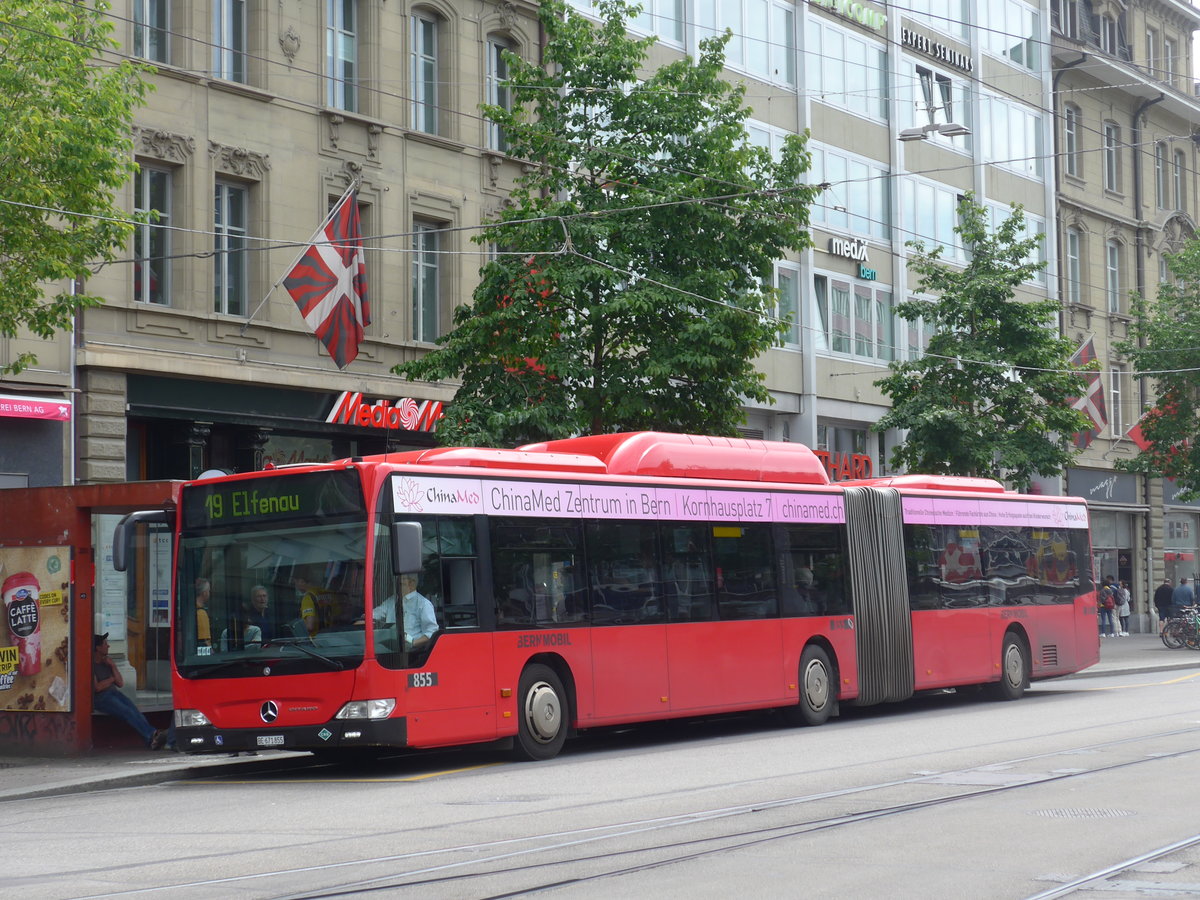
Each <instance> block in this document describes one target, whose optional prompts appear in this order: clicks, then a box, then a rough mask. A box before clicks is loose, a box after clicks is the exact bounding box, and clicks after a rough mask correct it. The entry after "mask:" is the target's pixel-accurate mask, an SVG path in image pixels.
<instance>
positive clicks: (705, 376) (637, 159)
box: [396, 0, 818, 445]
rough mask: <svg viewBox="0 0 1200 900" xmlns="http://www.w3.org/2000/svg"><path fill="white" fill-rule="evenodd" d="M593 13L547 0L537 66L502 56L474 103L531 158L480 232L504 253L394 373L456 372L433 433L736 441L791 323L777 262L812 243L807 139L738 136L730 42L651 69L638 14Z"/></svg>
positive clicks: (609, 5)
mask: <svg viewBox="0 0 1200 900" xmlns="http://www.w3.org/2000/svg"><path fill="white" fill-rule="evenodd" d="M595 11H596V13H597V14H598V15H599V17H600V22H599V23H598V24H592V23H590V22H589V21H588V20H587V19H584V18H583V17H582V16H580V15H579V14H577V13H576V12H575V11H574V10H572V9H570V8H568V7H566V6H565V5H564V4H563V3H561V2H559V0H549V2H544V3H542V4H541V7H540V17H541V22H542V26H543V28H544V30H545V35H546V44H545V49H544V59H543V61H542V63H535V62H528V61H524V60H521V59H519V58H518V57H516V56H514V55H512V54H508V55H507V57H506V59H507V62H508V66H509V81H508V84H509V89H510V90H511V96H512V104H511V105H512V110H511V111H507V110H505V109H503V108H500V107H497V106H489V107H486V108H485V110H484V112H485V115H486V116H487V117H488V118H489V119H490V120H491V121H492V122H495V123H496V124H497V125H499V126H500V128H501V129H502V132H503V134H504V135H505V138H506V140H507V142H508V149H509V152H510V153H511V154H512V155H513V156H515V157H518V158H521V159H525V160H528V161H530V165H529V167H528V170H527V172H526V174H524V175H523V176H522V177H521V178H520V179H519V181H518V183H517V185H516V188H515V190H514V191H513V193H512V195H511V204H510V206H509V208H507V209H505V210H504V211H503V212H502V213H501V214H500V215H499V217H498V219H497V220H496V221H493V222H491V223H488V225H487V227H486V228H485V229H484V230H483V231H482V233H481V234H480V235H479V237H478V238H477V240H478V242H479V243H481V244H485V245H489V246H491V247H494V248H496V249H497V250H498V251H499V252H498V253H497V255H496V257H495V259H494V260H493V261H492V262H489V263H488V264H487V265H486V266H484V267H483V269H482V271H481V277H480V282H479V285H478V287H477V288H476V289H475V291H474V295H473V298H472V302H471V303H470V304H467V305H464V306H461V307H459V308H458V309H457V310H456V312H455V315H454V325H455V328H454V330H453V331H451V332H450V333H449V334H447V335H445V336H443V337H442V338H441V339H440V340H439V341H438V344H439V346H438V348H437V349H435V350H433V351H431V352H430V353H429V354H428V355H427V356H425V357H424V358H422V359H420V360H417V361H415V362H411V363H407V364H404V365H401V366H398V367H397V368H396V371H397V372H398V373H401V374H404V375H407V376H408V377H409V378H410V379H424V380H429V381H435V380H442V379H461V382H462V386H461V387H460V388H459V389H458V392H457V395H456V397H455V399H454V401H453V402H452V403H450V404H448V405H447V408H446V418H444V419H442V420H441V422H439V424H438V433H439V436H440V439H441V440H442V441H444V442H446V443H482V444H493V445H513V444H518V443H523V442H527V441H535V440H543V439H550V438H559V437H567V436H570V435H573V434H580V433H589V432H590V433H605V432H614V431H623V430H639V429H663V430H680V431H691V432H702V433H710V434H734V433H735V429H736V426H737V425H738V424H739V423H740V422H741V420H742V416H743V412H742V407H743V403H744V402H745V401H746V399H747V398H749V399H751V400H757V401H769V395H768V393H767V391H766V389H765V387H764V386H763V378H762V376H761V374H760V373H758V372H757V371H756V370H755V368H754V360H755V359H756V358H757V357H758V356H760V355H761V354H762V353H764V352H765V351H766V350H767V349H768V348H769V347H771V346H772V345H773V343H774V342H776V341H777V340H778V338H779V335H780V334H781V333H782V331H783V329H784V328H785V327H786V324H785V323H781V322H779V321H778V320H777V319H775V318H774V317H773V315H774V304H775V291H774V289H773V288H771V287H770V285H771V284H772V278H773V265H774V262H775V261H776V260H778V259H780V258H781V257H782V256H783V255H784V253H785V251H788V250H792V251H796V250H800V249H802V248H804V247H805V246H807V245H808V233H807V227H806V226H807V224H808V206H809V204H810V202H811V200H812V197H813V196H814V195H815V193H816V191H817V190H818V189H817V188H815V187H810V186H807V185H803V184H801V176H802V175H803V173H804V171H805V170H806V169H807V168H808V154H807V152H806V151H805V149H804V140H803V139H802V138H800V137H795V136H793V137H789V138H788V139H787V141H786V142H785V144H784V146H783V147H782V149H781V151H780V152H779V154H778V157H777V158H776V159H772V156H771V154H770V153H769V152H768V151H767V150H766V149H765V148H761V147H756V146H753V145H752V144H750V143H749V141H748V139H747V134H746V128H745V122H746V118H747V116H748V115H749V113H750V110H749V109H747V108H745V107H744V106H743V105H742V100H743V89H742V88H740V87H733V86H731V85H729V84H727V83H725V82H723V81H722V80H721V79H720V74H721V72H722V69H723V67H724V46H725V42H726V40H727V38H718V39H714V40H709V41H705V42H703V43H702V45H701V53H700V56H699V58H698V59H692V58H690V57H685V58H682V59H680V60H678V61H675V62H672V63H669V64H667V65H665V66H663V67H661V68H659V69H657V70H655V71H652V72H648V73H647V72H645V71H644V70H643V67H644V64H645V60H646V55H647V50H648V48H649V47H650V46H651V45H652V44H653V38H647V39H631V38H630V37H629V36H628V34H627V32H626V25H627V22H628V19H629V17H630V15H631V14H632V13H633V12H634V11H635V8H634V7H630V6H628V5H626V4H625V3H622V2H616V0H601V2H600V3H599V4H598V5H597V7H596V10H595ZM764 285H766V287H765V288H764Z"/></svg>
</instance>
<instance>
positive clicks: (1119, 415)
mask: <svg viewBox="0 0 1200 900" xmlns="http://www.w3.org/2000/svg"><path fill="white" fill-rule="evenodd" d="M1111 374H1112V381H1111V386H1112V407H1111V408H1110V409H1109V413H1108V415H1109V422H1108V426H1109V428H1111V429H1112V436H1113V437H1114V438H1120V437H1123V436H1124V435H1125V414H1124V412H1123V411H1122V408H1121V407H1122V403H1121V387H1122V385H1124V383H1125V369H1124V367H1122V366H1113V367H1112V373H1111Z"/></svg>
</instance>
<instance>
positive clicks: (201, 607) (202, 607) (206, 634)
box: [196, 578, 212, 654]
mask: <svg viewBox="0 0 1200 900" xmlns="http://www.w3.org/2000/svg"><path fill="white" fill-rule="evenodd" d="M211 597H212V585H211V584H209V581H208V579H207V578H197V579H196V646H197V647H199V648H208V649H201V650H200V653H202V654H203V653H209V652H211V649H212V618H211V616H210V615H209V612H208V601H209V599H210V598H211Z"/></svg>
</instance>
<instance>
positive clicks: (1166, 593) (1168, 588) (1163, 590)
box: [1154, 578, 1175, 634]
mask: <svg viewBox="0 0 1200 900" xmlns="http://www.w3.org/2000/svg"><path fill="white" fill-rule="evenodd" d="M1174 591H1175V587H1174V586H1173V585H1172V584H1171V579H1170V578H1164V579H1163V581H1162V584H1160V585H1159V586H1158V587H1157V588H1156V589H1155V591H1154V611H1155V612H1157V613H1158V633H1159V634H1162V630H1163V626H1164V625H1165V624H1166V623H1167V619H1169V618H1171V594H1172V593H1173V592H1174Z"/></svg>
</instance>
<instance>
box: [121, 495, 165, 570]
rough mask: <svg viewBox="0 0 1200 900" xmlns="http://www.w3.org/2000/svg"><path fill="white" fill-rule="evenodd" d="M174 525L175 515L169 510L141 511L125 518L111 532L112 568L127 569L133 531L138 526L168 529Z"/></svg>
mask: <svg viewBox="0 0 1200 900" xmlns="http://www.w3.org/2000/svg"><path fill="white" fill-rule="evenodd" d="M174 524H175V513H174V512H173V511H172V510H169V509H143V510H140V511H139V512H132V513H130V514H129V515H127V516H125V518H123V519H121V521H120V522H118V523H117V527H116V528H115V529H114V530H113V568H114V569H116V570H117V571H118V572H124V571H125V569H126V568H127V567H128V565H129V550H130V546H131V544H132V542H133V531H134V529H135V528H136V527H137V526H138V525H165V526H167V527H168V528H170V527H172V526H173V525H174Z"/></svg>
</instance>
